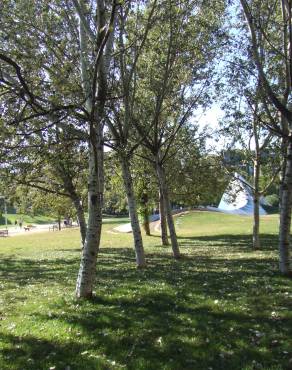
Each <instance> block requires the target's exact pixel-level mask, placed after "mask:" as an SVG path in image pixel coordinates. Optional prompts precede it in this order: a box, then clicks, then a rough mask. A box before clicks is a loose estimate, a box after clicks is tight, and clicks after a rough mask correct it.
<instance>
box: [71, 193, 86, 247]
mask: <svg viewBox="0 0 292 370" xmlns="http://www.w3.org/2000/svg"><path fill="white" fill-rule="evenodd" d="M72 201H73V203H74V207H75V209H76V213H77V219H78V224H79V229H80V234H81V240H82V246H83V245H84V243H85V238H86V229H87V225H86V221H85V216H84V209H83V205H82V203H81V199H80V198H79V197H74V198H72Z"/></svg>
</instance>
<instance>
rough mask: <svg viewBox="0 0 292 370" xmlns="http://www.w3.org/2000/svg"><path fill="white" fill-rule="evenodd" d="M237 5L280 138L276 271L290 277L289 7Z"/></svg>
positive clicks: (291, 32)
mask: <svg viewBox="0 0 292 370" xmlns="http://www.w3.org/2000/svg"><path fill="white" fill-rule="evenodd" d="M240 3H241V7H242V10H243V12H244V15H245V19H246V22H247V25H248V28H249V33H250V42H251V45H252V46H251V57H252V58H253V61H254V63H255V65H256V68H257V70H258V74H259V79H260V83H261V88H262V94H263V98H264V103H265V106H266V111H267V114H270V111H271V109H270V108H269V105H271V106H272V107H273V108H274V109H275V110H276V111H277V112H278V116H279V117H280V123H279V122H278V120H275V119H273V116H272V114H270V116H271V122H272V124H271V125H270V126H269V127H270V129H271V130H272V131H273V132H276V133H277V134H278V135H279V136H281V137H282V138H283V140H282V150H283V153H284V158H285V160H284V161H283V166H282V185H281V193H280V204H281V207H280V233H279V257H280V262H279V267H280V271H281V273H282V274H284V275H290V274H291V266H290V257H289V248H290V226H291V210H292V140H291V132H292V131H291V130H292V111H291V108H290V98H291V93H292V90H291V89H292V74H291V70H292V68H291V61H292V49H291V47H290V40H291V38H292V29H291V4H290V2H289V1H285V0H283V1H281V2H277V3H275V4H266V3H265V4H263V3H262V2H260V1H257V0H255V1H247V0H241V1H240ZM263 51H264V58H263Z"/></svg>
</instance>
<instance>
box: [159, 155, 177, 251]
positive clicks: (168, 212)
mask: <svg viewBox="0 0 292 370" xmlns="http://www.w3.org/2000/svg"><path fill="white" fill-rule="evenodd" d="M156 171H157V177H158V181H159V186H160V190H161V193H162V198H163V205H164V207H165V213H166V219H167V223H168V229H169V235H170V240H171V247H172V253H173V257H174V258H180V256H181V255H180V251H179V246H178V242H177V236H176V232H175V226H174V222H173V217H172V212H171V206H170V201H169V197H168V189H167V184H166V179H165V173H164V169H163V167H162V165H161V163H159V160H158V161H156Z"/></svg>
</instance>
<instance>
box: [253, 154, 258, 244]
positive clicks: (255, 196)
mask: <svg viewBox="0 0 292 370" xmlns="http://www.w3.org/2000/svg"><path fill="white" fill-rule="evenodd" d="M259 180H260V159H259V158H258V157H257V158H256V159H255V160H254V194H253V248H254V249H260V193H259Z"/></svg>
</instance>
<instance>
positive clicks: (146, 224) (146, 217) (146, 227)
mask: <svg viewBox="0 0 292 370" xmlns="http://www.w3.org/2000/svg"><path fill="white" fill-rule="evenodd" d="M143 229H144V231H145V234H146V235H147V236H150V235H151V232H150V223H149V212H148V209H145V210H144V212H143Z"/></svg>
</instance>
